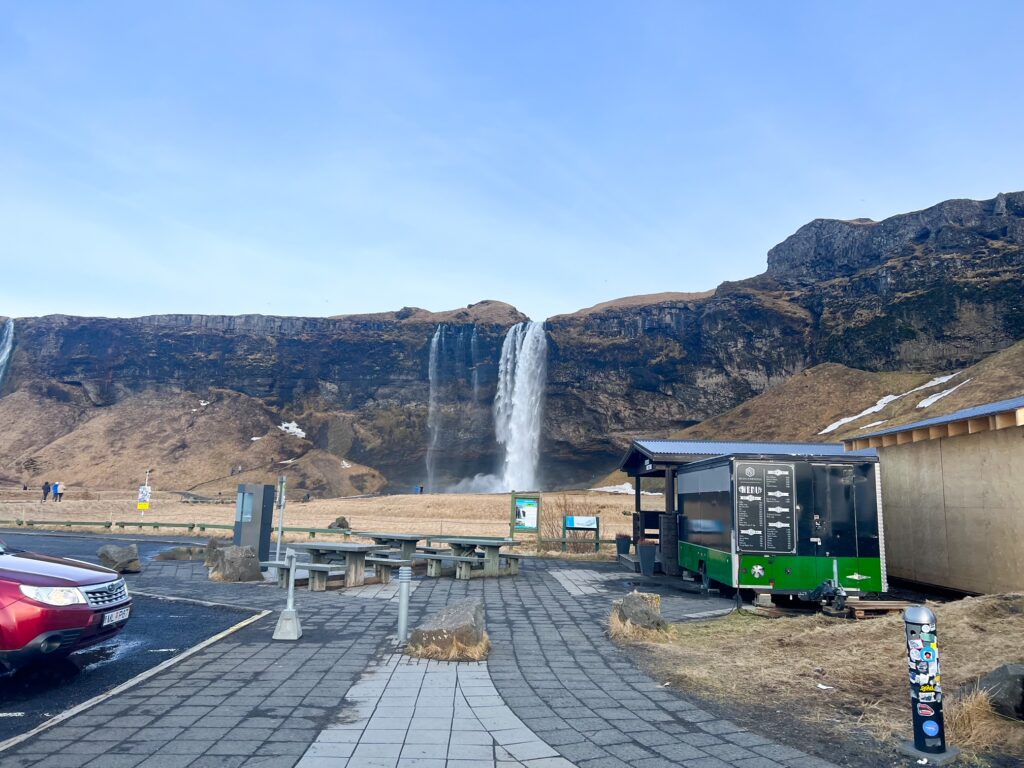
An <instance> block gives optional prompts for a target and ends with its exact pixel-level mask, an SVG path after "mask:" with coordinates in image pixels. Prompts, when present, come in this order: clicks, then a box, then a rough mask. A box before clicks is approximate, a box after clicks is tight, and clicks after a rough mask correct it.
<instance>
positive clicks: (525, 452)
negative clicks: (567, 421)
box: [494, 322, 547, 491]
mask: <svg viewBox="0 0 1024 768" xmlns="http://www.w3.org/2000/svg"><path fill="white" fill-rule="evenodd" d="M546 377H547V336H546V335H545V333H544V325H543V324H542V323H534V322H526V323H518V324H516V325H514V326H512V327H511V328H510V329H509V330H508V333H507V334H506V335H505V342H504V343H503V344H502V346H501V362H500V363H499V365H498V391H497V394H496V395H495V396H494V435H495V438H496V439H497V441H498V443H499V444H500V445H503V446H505V462H504V468H503V471H502V475H501V485H502V489H503V490H520V491H530V490H535V489H536V487H537V463H538V460H539V458H540V450H539V449H540V424H541V410H542V408H543V401H544V385H545V383H546Z"/></svg>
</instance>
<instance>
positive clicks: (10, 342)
mask: <svg viewBox="0 0 1024 768" xmlns="http://www.w3.org/2000/svg"><path fill="white" fill-rule="evenodd" d="M13 348H14V318H9V319H8V320H7V322H6V323H4V330H3V332H2V333H0V384H3V383H4V374H5V373H7V362H8V361H9V360H10V359H11V350H12V349H13Z"/></svg>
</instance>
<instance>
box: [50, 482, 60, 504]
mask: <svg viewBox="0 0 1024 768" xmlns="http://www.w3.org/2000/svg"><path fill="white" fill-rule="evenodd" d="M50 493H52V494H53V500H54V501H60V499H59V498H58V495H59V494H60V483H59V482H54V484H53V485H52V486H50Z"/></svg>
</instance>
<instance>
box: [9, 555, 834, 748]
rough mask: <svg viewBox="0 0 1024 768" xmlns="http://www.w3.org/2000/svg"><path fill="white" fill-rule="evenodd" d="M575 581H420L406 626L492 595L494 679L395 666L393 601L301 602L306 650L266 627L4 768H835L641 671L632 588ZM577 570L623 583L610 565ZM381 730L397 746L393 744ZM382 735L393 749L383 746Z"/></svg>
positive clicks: (172, 570)
mask: <svg viewBox="0 0 1024 768" xmlns="http://www.w3.org/2000/svg"><path fill="white" fill-rule="evenodd" d="M580 569H581V567H580V564H579V563H565V562H558V561H547V560H528V561H526V562H524V564H523V571H522V573H521V575H520V576H518V577H515V578H502V579H475V580H473V581H469V582H464V581H456V580H454V579H452V578H450V577H445V578H442V579H423V580H418V581H417V589H416V591H415V592H414V593H413V595H412V602H411V620H412V622H413V623H415V622H417V621H419V620H420V619H422V618H423V617H425V616H426V615H427V614H428V613H430V612H433V611H435V610H439V609H440V608H442V607H443V606H444V605H446V604H447V603H448V602H449V601H451V600H454V599H458V598H461V597H465V596H471V595H479V596H482V597H483V599H484V601H485V605H486V611H487V626H488V631H489V633H490V635H491V639H492V642H493V649H492V652H491V656H490V658H489V659H488V661H487V663H486V666H484V665H477V664H474V665H444V667H443V668H442V667H441V666H438V667H437V668H436V669H435V668H432V667H431V665H430V664H423V663H412V662H407V661H406V660H404V659H403V658H401V657H399V656H396V655H395V654H394V652H393V644H392V642H391V641H390V640H389V639H388V636H389V635H390V634H392V633H393V632H394V629H395V624H396V617H397V606H396V604H395V601H394V600H393V592H392V591H391V590H377V591H376V593H374V591H373V590H369V589H368V590H363V591H362V592H361V593H360V594H359V595H355V594H346V593H345V592H343V591H342V592H327V593H309V592H306V591H302V592H300V593H299V594H298V607H299V612H300V616H301V619H302V625H303V631H304V634H303V637H302V639H301V640H300V641H299V642H296V643H284V642H274V641H273V640H272V639H271V633H272V631H273V627H274V617H267V618H266V619H263V620H262V621H259V622H257V623H255V624H253V625H252V626H250V627H247V628H245V629H243V630H241V631H239V632H238V633H236V634H234V635H232V636H230V637H229V638H227V639H225V640H223V641H221V642H219V643H216V644H214V645H212V646H210V647H209V648H206V649H204V650H203V651H201V652H199V653H197V654H195V655H194V656H192V657H190V658H189V659H187V660H185V661H184V662H182V663H180V664H178V665H176V666H174V667H172V668H170V669H168V670H166V671H164V672H162V673H161V674H159V675H157V676H155V677H153V678H151V679H149V680H148V681H146V682H144V683H142V684H140V685H138V686H136V687H135V688H132V689H130V690H128V691H126V692H124V693H122V694H120V695H119V696H117V697H115V698H112V699H109V700H107V701H105V702H103V703H101V704H99V705H97V706H95V707H93V708H91V709H89V710H87V711H86V712H84V713H81V714H79V715H77V716H75V717H72V718H70V719H68V720H66V721H65V722H63V723H60V724H59V725H57V726H55V727H53V728H51V729H49V730H48V731H45V732H44V733H42V734H40V735H38V736H36V737H34V738H32V739H30V740H28V741H26V742H24V743H22V744H20V745H17V746H15V747H13V748H12V749H10V750H8V751H6V752H4V753H0V766H2V768H29V766H32V768H79V766H89V768H135V767H136V766H142V767H143V768H186V767H187V768H207V767H210V768H214V767H216V768H220V767H221V766H226V768H240V767H243V766H244V767H246V768H249V767H252V768H255V767H256V766H259V767H260V768H294V766H296V765H297V764H299V763H300V761H301V763H302V766H303V768H342V766H346V768H349V767H350V768H358V767H359V766H363V765H367V766H372V765H389V766H398V765H401V766H402V768H406V766H409V768H412V767H413V766H420V768H430V767H431V766H441V765H444V766H445V768H449V767H450V768H458V766H467V765H480V766H491V765H494V766H498V765H499V764H500V765H504V764H505V763H508V764H509V765H517V764H522V765H529V766H531V768H534V766H536V768H541V766H553V767H554V766H559V767H561V768H567V766H569V765H575V766H577V767H578V768H657V767H659V766H685V767H686V768H722V767H723V766H738V767H740V768H778V767H779V766H788V767H789V768H824V767H827V766H829V765H830V764H829V763H827V762H826V761H824V760H821V759H819V758H816V757H811V756H809V755H807V754H805V753H804V752H802V751H800V750H798V749H794V748H792V747H791V746H787V745H782V744H778V743H776V742H774V741H773V740H772V739H770V738H768V737H767V736H765V735H763V734H758V733H755V732H752V731H749V730H746V729H744V728H741V727H739V726H737V725H735V724H734V723H731V722H729V721H727V720H722V719H720V718H718V717H715V716H714V715H713V714H711V713H709V712H706V711H704V710H702V709H701V708H700V707H698V706H696V705H695V704H694V703H692V702H690V701H688V700H686V699H685V698H683V697H680V696H679V695H677V694H675V693H673V692H671V691H668V690H666V689H665V688H663V687H662V686H661V685H660V684H659V682H658V681H655V680H652V679H651V678H649V677H647V676H646V675H645V674H643V673H642V672H641V671H639V670H638V668H637V667H636V666H635V665H634V664H633V663H632V662H631V661H630V660H629V658H628V656H627V655H626V653H624V652H623V651H622V650H620V649H618V648H617V647H616V646H615V645H614V644H612V643H611V642H610V641H609V640H608V639H607V637H606V636H605V633H604V625H605V621H606V619H607V616H608V611H609V608H610V603H611V600H612V599H614V598H615V597H616V596H617V595H618V594H621V593H622V592H623V591H625V590H626V589H628V588H631V584H630V582H629V581H628V580H625V581H624V580H618V579H615V578H612V577H611V576H610V575H609V576H608V577H607V578H603V577H602V578H598V579H596V580H591V581H597V582H598V583H600V584H601V585H602V587H601V589H600V590H595V591H594V592H592V593H581V594H570V591H569V590H567V589H566V587H565V586H564V585H565V583H567V581H568V582H572V581H573V580H574V579H575V578H576V576H575V575H573V574H571V573H568V574H567V573H565V572H566V571H579V570H580ZM584 570H589V571H593V572H595V573H602V574H614V573H616V571H615V566H612V565H609V566H605V565H603V564H594V565H592V564H586V566H585V568H584ZM627 577H628V574H627ZM130 582H131V586H132V588H133V589H135V590H138V591H145V592H147V593H150V594H162V595H167V596H177V597H185V598H200V599H203V600H207V601H213V602H221V603H226V604H230V605H233V606H246V607H250V608H253V609H272V610H275V611H276V610H279V609H280V608H281V607H282V606H283V602H284V594H283V591H282V590H279V589H277V588H276V587H274V586H272V585H270V584H259V585H256V584H252V585H249V584H216V583H211V582H209V581H207V580H206V573H205V569H203V567H202V565H201V564H198V563H175V562H166V563H155V562H154V563H151V564H149V566H148V567H147V570H146V572H144V573H143V574H140V575H139V576H136V577H130ZM616 585H618V586H616ZM581 592H582V591H581ZM662 601H663V606H664V610H665V612H666V614H669V615H672V616H673V618H680V617H683V618H685V616H687V615H694V614H699V613H703V612H707V611H708V610H709V609H712V610H722V609H724V607H726V604H725V603H724V601H717V602H716V601H709V600H702V599H700V598H697V597H689V596H685V595H679V596H676V595H665V594H664V592H663V598H662ZM492 686H493V688H492ZM403 689H404V692H403ZM413 692H415V698H414V697H413ZM392 700H398V701H404V702H405V703H404V704H392V703H390V702H391V701H392ZM371 707H372V709H371ZM392 707H398V709H391V708H392ZM432 711H433V712H434V713H437V714H436V716H431V714H430V713H431V712H432ZM449 712H450V715H449ZM428 721H430V722H428ZM381 724H383V725H389V724H390V725H393V726H394V727H391V728H379V727H378V726H379V725H381ZM383 731H394V732H395V733H393V734H391V735H390V736H389V737H387V738H385V737H383V736H380V735H378V734H380V733H381V732H383ZM345 732H348V733H347V735H339V734H344V733H345ZM428 732H429V733H430V734H432V735H427V733H428ZM357 734H358V735H357ZM399 734H401V735H402V739H401V741H400V742H399V740H398V736H399ZM382 738H384V741H383V742H382V744H383V745H384V746H378V747H374V745H375V744H376V743H377V740H379V739H382ZM345 739H348V741H345ZM352 739H355V740H354V741H352ZM431 739H434V740H436V741H430V740H431ZM474 741H476V742H479V743H474ZM463 742H466V743H463ZM331 744H334V745H345V746H333V747H331V746H328V745H331ZM349 746H351V749H352V751H351V754H350V755H344V754H343V753H344V752H345V751H347V750H348V748H349ZM442 746H443V747H444V749H443V752H444V754H443V755H442V754H441V753H442ZM453 747H455V749H454V751H453ZM470 747H481V748H483V749H481V750H479V751H477V750H475V749H474V750H470V749H469V748H470ZM407 748H408V751H407ZM357 750H361V751H359V752H357ZM375 751H380V752H381V753H382V754H380V755H378V756H377V757H375V758H373V759H374V760H376V761H377V762H366V761H367V760H370V759H371V758H370V755H369V753H370V752H375ZM396 752H397V754H396ZM485 752H486V754H485ZM384 753H387V754H384ZM400 761H401V762H400Z"/></svg>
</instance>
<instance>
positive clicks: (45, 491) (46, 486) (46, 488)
mask: <svg viewBox="0 0 1024 768" xmlns="http://www.w3.org/2000/svg"><path fill="white" fill-rule="evenodd" d="M49 495H50V483H49V481H48V480H43V501H46V499H47V497H48V496H49Z"/></svg>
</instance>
